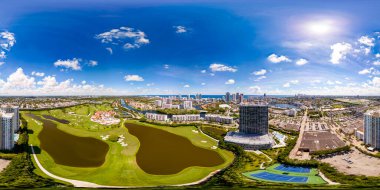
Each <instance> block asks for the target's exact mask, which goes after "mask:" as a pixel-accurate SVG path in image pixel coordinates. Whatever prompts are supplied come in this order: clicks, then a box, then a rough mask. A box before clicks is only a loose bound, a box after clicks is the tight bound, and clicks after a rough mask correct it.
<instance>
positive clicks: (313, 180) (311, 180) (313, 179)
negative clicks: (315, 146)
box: [243, 164, 326, 184]
mask: <svg viewBox="0 0 380 190" xmlns="http://www.w3.org/2000/svg"><path fill="white" fill-rule="evenodd" d="M279 165H280V164H273V165H272V166H270V167H268V168H266V169H265V170H255V171H251V172H246V173H243V175H244V176H246V177H248V178H250V179H255V180H261V181H268V182H274V183H279V182H277V181H271V180H264V179H259V178H255V177H252V176H251V174H256V173H261V172H264V171H266V172H269V173H273V174H284V171H280V170H276V169H275V168H276V167H277V166H279ZM286 173H287V175H288V176H304V177H308V180H307V182H306V183H307V184H326V182H325V181H324V180H323V179H322V178H321V177H319V176H318V175H317V174H318V171H317V169H316V168H311V170H310V173H297V172H286ZM281 183H292V182H281Z"/></svg>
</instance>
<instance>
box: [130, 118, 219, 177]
mask: <svg viewBox="0 0 380 190" xmlns="http://www.w3.org/2000/svg"><path fill="white" fill-rule="evenodd" d="M125 126H126V127H127V129H128V131H129V133H130V134H132V135H134V136H136V137H137V138H138V139H139V141H140V148H139V150H138V152H137V154H136V160H137V164H138V165H139V167H140V168H141V169H142V170H144V171H145V172H146V173H149V174H156V175H169V174H176V173H178V172H180V171H182V170H183V169H185V168H188V167H191V166H202V167H214V166H218V165H220V164H223V163H224V159H223V158H222V157H221V156H220V155H219V154H218V153H217V152H216V151H213V150H209V149H204V148H201V147H197V146H195V145H193V144H192V143H191V141H190V140H189V139H187V138H185V137H182V136H179V135H176V134H173V133H170V132H167V131H164V130H161V129H157V128H153V127H148V126H144V125H137V124H130V123H126V124H125ZM210 140H211V139H210Z"/></svg>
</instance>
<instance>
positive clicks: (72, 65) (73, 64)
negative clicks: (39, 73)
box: [54, 58, 82, 71]
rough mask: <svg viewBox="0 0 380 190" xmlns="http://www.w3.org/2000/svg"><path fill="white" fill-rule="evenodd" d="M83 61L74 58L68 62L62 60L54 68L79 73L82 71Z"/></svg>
mask: <svg viewBox="0 0 380 190" xmlns="http://www.w3.org/2000/svg"><path fill="white" fill-rule="evenodd" d="M80 61H81V59H77V58H73V59H67V60H61V59H59V60H58V61H56V62H55V63H54V66H56V67H64V68H66V69H71V70H74V71H79V70H81V69H82V67H81V65H80V63H79V62H80Z"/></svg>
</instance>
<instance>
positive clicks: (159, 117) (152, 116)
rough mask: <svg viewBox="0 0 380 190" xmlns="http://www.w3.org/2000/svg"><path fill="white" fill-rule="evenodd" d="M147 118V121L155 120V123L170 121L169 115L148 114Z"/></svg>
mask: <svg viewBox="0 0 380 190" xmlns="http://www.w3.org/2000/svg"><path fill="white" fill-rule="evenodd" d="M145 117H146V118H147V119H150V120H155V121H166V120H168V115H166V114H157V113H146V114H145Z"/></svg>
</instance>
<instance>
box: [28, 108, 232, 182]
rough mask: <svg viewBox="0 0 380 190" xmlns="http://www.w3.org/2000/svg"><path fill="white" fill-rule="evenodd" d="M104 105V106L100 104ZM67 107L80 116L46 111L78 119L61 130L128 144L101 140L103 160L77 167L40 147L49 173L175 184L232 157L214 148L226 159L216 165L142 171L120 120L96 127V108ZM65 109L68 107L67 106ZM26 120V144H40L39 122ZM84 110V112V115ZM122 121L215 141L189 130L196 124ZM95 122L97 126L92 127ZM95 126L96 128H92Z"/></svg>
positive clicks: (40, 156)
mask: <svg viewBox="0 0 380 190" xmlns="http://www.w3.org/2000/svg"><path fill="white" fill-rule="evenodd" d="M100 108H104V109H107V106H105V107H100ZM69 109H70V110H72V111H74V112H75V113H77V114H78V115H80V116H78V118H82V120H81V121H78V118H77V117H74V116H73V115H70V114H68V112H65V111H63V110H51V111H48V112H49V113H50V114H51V115H53V116H55V117H57V118H60V119H67V120H69V121H70V122H78V124H82V125H81V126H76V125H65V124H61V123H57V126H58V128H59V129H60V130H62V131H65V132H67V133H70V134H73V135H77V136H83V137H93V138H97V139H100V140H101V138H100V135H121V134H123V135H124V136H125V137H126V138H125V142H126V143H127V144H128V146H127V147H122V146H121V145H120V144H118V143H116V142H111V141H104V142H106V143H107V144H109V146H110V150H109V152H108V154H107V156H106V161H105V163H104V164H103V165H102V166H100V167H97V168H79V167H68V166H63V165H58V164H56V163H54V160H53V159H52V158H51V157H50V155H49V154H47V152H45V151H43V150H42V151H41V154H38V155H37V157H38V159H39V161H40V162H41V164H42V165H43V166H44V168H45V169H47V170H49V171H50V172H51V173H53V174H55V175H58V176H61V177H65V178H69V179H76V180H83V181H88V182H93V183H97V184H101V185H120V186H158V185H174V184H183V183H190V182H194V181H197V180H200V179H203V178H204V177H206V176H207V175H208V174H209V173H211V172H212V171H215V170H218V169H221V168H225V167H227V166H228V165H229V164H230V163H231V162H232V161H233V159H234V155H233V154H232V153H231V152H229V151H226V150H222V149H216V150H215V151H217V152H218V153H219V154H220V155H221V156H222V157H223V158H224V159H225V163H223V164H221V165H219V166H216V167H196V166H194V167H189V168H186V169H184V170H183V171H181V172H180V173H177V174H173V175H151V174H148V173H145V172H144V171H143V170H141V169H140V168H139V167H138V165H137V163H136V157H135V155H136V153H137V151H138V148H139V146H140V143H139V141H138V139H137V138H136V137H135V136H132V135H131V134H129V133H128V129H127V128H125V127H124V125H123V123H120V125H119V126H118V127H115V128H108V127H103V128H102V127H98V126H97V125H98V124H96V123H93V122H91V121H89V120H88V119H87V118H86V117H88V116H87V115H88V113H92V112H93V111H94V110H95V109H96V108H95V107H92V105H91V106H90V108H88V109H87V108H85V107H83V106H79V107H78V108H76V107H73V108H69ZM66 111H67V110H66ZM45 112H46V111H40V112H33V113H35V114H46V113H45ZM22 114H23V115H24V117H25V119H26V120H27V122H28V124H29V125H28V126H29V128H30V129H32V130H33V134H29V138H30V139H29V144H33V145H35V146H36V145H37V146H39V144H40V142H39V139H38V137H37V136H38V134H39V132H40V131H41V130H42V126H41V122H36V121H35V120H33V119H31V118H30V117H27V116H25V114H24V113H22ZM86 114H87V115H86ZM125 122H130V123H136V124H140V125H146V126H149V127H155V128H159V129H162V130H165V131H168V132H171V133H174V134H177V135H180V136H184V137H186V138H188V139H190V141H191V142H192V143H193V144H194V145H196V146H199V147H203V148H210V147H211V146H215V145H217V142H215V141H213V140H212V139H210V138H209V137H207V136H206V135H203V134H201V133H198V134H197V133H194V132H192V130H196V127H193V126H189V127H175V128H174V127H165V126H155V125H151V124H146V123H141V122H138V121H135V120H128V121H125ZM92 126H96V127H92ZM91 129H96V130H91ZM204 140H205V141H207V143H202V142H201V141H204ZM35 173H37V174H39V175H42V176H44V177H46V176H45V175H44V174H43V173H42V171H40V170H39V169H36V170H35Z"/></svg>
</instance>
